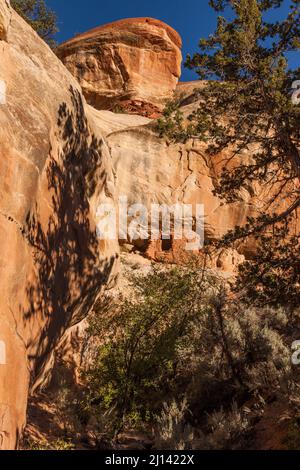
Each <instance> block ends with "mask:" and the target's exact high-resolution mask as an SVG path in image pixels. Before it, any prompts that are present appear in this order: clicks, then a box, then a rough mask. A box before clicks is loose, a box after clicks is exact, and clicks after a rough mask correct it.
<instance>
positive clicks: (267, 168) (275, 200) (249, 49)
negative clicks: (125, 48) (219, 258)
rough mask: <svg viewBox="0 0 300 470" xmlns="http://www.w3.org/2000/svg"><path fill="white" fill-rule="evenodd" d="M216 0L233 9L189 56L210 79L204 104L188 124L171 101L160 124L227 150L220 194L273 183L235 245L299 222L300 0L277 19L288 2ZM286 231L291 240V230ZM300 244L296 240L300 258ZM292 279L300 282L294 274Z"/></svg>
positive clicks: (231, 196) (231, 195)
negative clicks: (298, 58)
mask: <svg viewBox="0 0 300 470" xmlns="http://www.w3.org/2000/svg"><path fill="white" fill-rule="evenodd" d="M209 3H210V5H211V6H212V8H214V10H215V11H216V12H218V13H219V12H225V13H224V15H223V16H219V17H218V24H217V29H216V31H215V33H214V34H212V35H211V36H209V38H208V39H202V40H201V41H200V43H199V49H200V50H199V52H197V53H196V54H194V56H193V57H190V56H189V57H188V58H187V61H186V66H187V67H188V68H190V69H192V70H195V71H196V72H197V73H198V75H199V77H200V78H201V79H202V80H207V83H206V86H203V87H200V88H199V90H197V94H198V98H199V101H200V104H199V107H198V109H197V110H196V111H194V112H193V113H192V114H191V115H190V116H189V117H188V125H186V123H185V120H184V119H183V118H182V116H180V109H178V106H176V104H175V105H174V104H173V106H170V105H169V106H168V107H167V109H166V111H165V115H164V118H163V119H162V120H161V121H160V124H159V127H160V130H161V133H162V134H167V135H168V136H169V137H173V138H175V139H177V140H181V141H184V140H186V139H188V138H191V137H192V138H196V139H200V140H201V141H203V142H206V143H207V146H208V151H209V152H210V153H211V155H212V158H213V156H214V155H216V154H220V152H222V151H224V150H226V152H224V153H223V155H224V165H223V171H222V173H221V176H220V178H219V179H216V180H215V182H214V183H215V193H216V194H217V195H218V196H220V197H222V198H224V199H225V201H226V202H228V203H233V202H236V201H239V200H242V199H243V198H242V191H243V192H244V193H245V192H248V193H249V195H250V196H252V195H253V191H255V190H254V189H253V188H254V187H255V184H256V183H259V184H260V185H262V186H264V187H265V188H267V191H266V194H268V195H269V197H268V196H267V197H266V200H265V201H264V206H263V207H261V208H260V213H259V215H258V216H257V217H255V218H249V219H248V223H247V224H246V225H244V226H242V227H237V228H236V230H234V231H232V232H230V233H228V234H227V236H226V237H225V238H224V239H223V240H222V242H221V243H220V244H219V245H228V244H230V243H233V242H235V241H236V240H241V239H243V238H245V237H247V236H249V235H254V234H263V236H265V234H266V232H267V231H268V230H271V231H272V230H273V229H274V230H277V227H278V224H280V223H282V222H284V221H286V220H287V219H288V218H289V219H291V218H292V219H294V221H295V219H296V217H297V210H298V208H299V207H300V189H299V176H300V103H299V99H295V96H296V95H295V91H296V89H295V87H296V86H297V83H296V81H297V80H299V78H300V68H298V69H291V67H289V54H291V53H295V52H298V53H299V48H300V39H299V38H300V0H291V2H289V3H290V11H289V13H288V15H287V16H286V17H285V18H284V19H283V20H278V21H273V22H270V21H268V18H270V16H271V15H270V13H272V12H273V9H275V8H278V9H279V10H278V11H279V13H280V7H281V6H282V5H286V4H287V2H284V1H283V0H238V1H237V0H210V2H209ZM278 17H280V15H278ZM228 18H230V19H228ZM292 94H294V99H292ZM299 94H300V91H299ZM174 106H175V107H174ZM249 156H251V158H249ZM291 222H293V220H292V221H291ZM281 235H283V232H282V231H281ZM285 238H286V240H287V243H290V241H289V240H291V239H290V238H289V234H288V233H286V234H285ZM258 241H259V240H258ZM294 241H295V239H294ZM298 247H299V243H296V245H295V250H297V256H298V258H299V256H300V252H299V249H298ZM267 253H268V255H269V258H268V259H266V256H264V257H263V258H261V262H262V263H264V264H265V263H266V262H269V263H271V264H272V263H275V262H276V258H277V255H278V251H277V255H276V258H275V259H273V260H272V257H273V254H274V251H272V250H268V252H267ZM267 253H266V252H265V255H266V254H267ZM289 259H290V261H291V263H293V260H292V258H288V259H286V260H285V262H284V263H283V264H282V268H285V269H286V273H287V274H288V273H290V272H293V270H289V266H288V265H289V263H288V260H289ZM277 261H278V260H277ZM256 262H257V263H259V259H257V260H256ZM248 266H249V265H248ZM294 266H295V264H294ZM265 267H266V264H265ZM262 269H264V268H262ZM244 279H246V277H245V276H244ZM289 279H290V282H296V283H297V282H298V280H297V278H293V276H290V278H289Z"/></svg>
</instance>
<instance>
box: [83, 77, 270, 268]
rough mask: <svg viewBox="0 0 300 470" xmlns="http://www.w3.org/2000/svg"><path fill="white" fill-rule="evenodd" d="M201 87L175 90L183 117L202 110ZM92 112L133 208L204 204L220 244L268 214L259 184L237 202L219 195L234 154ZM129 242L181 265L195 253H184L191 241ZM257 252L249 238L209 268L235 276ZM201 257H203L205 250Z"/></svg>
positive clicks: (209, 234) (147, 124) (209, 229)
mask: <svg viewBox="0 0 300 470" xmlns="http://www.w3.org/2000/svg"><path fill="white" fill-rule="evenodd" d="M199 86H200V87H201V86H203V84H201V83H199V82H194V83H189V84H185V85H180V87H179V90H178V91H177V92H176V93H177V98H180V100H181V101H182V106H181V111H182V112H183V114H184V115H187V114H189V113H190V112H192V111H193V110H194V109H196V108H197V106H198V102H197V96H196V94H195V93H194V90H195V88H197V87H199ZM92 114H93V117H94V122H95V125H96V126H97V127H98V128H99V129H100V130H101V132H102V133H103V134H104V135H105V136H106V140H107V142H108V144H109V146H110V149H111V154H112V158H113V163H114V166H115V170H116V175H117V189H118V195H119V196H126V197H127V198H128V205H132V204H136V203H141V204H143V205H145V206H146V207H147V208H148V212H149V214H150V211H151V204H153V203H154V204H160V205H162V204H166V205H168V206H171V205H173V204H176V203H180V204H190V205H192V207H193V210H194V211H195V208H196V204H203V205H204V229H205V238H206V239H207V240H218V239H220V238H221V237H222V236H223V235H225V234H226V233H227V232H228V231H229V230H232V229H234V228H235V227H236V226H241V225H244V224H245V223H246V222H247V217H251V216H252V217H253V216H256V215H258V214H259V213H263V212H264V209H265V206H264V204H265V201H266V200H268V194H266V190H265V188H264V187H259V186H257V185H256V187H253V188H251V190H250V191H242V192H241V199H240V201H238V202H236V203H233V204H225V203H224V201H222V200H221V199H220V198H219V197H217V196H216V195H214V189H215V184H216V181H217V180H218V178H219V177H220V175H221V171H222V167H223V164H224V161H226V159H228V158H229V157H230V153H226V152H224V153H222V154H220V155H218V156H216V157H214V158H212V157H211V156H209V154H208V152H207V149H206V146H205V144H203V143H202V142H200V141H198V140H194V139H191V140H189V141H188V142H187V143H186V144H175V143H172V142H169V141H168V140H167V139H166V138H161V137H160V136H159V133H158V131H157V128H156V122H155V121H152V120H150V119H146V118H143V117H139V116H130V115H119V114H114V113H111V112H109V111H97V110H93V111H92ZM250 158H251V155H250V154H249V159H250ZM144 228H145V231H146V230H147V229H148V227H144ZM128 241H129V242H130V243H132V244H133V245H135V246H136V247H137V248H138V249H140V250H142V251H144V252H145V254H146V255H147V256H148V257H150V258H151V259H154V260H156V261H161V260H164V261H168V262H175V263H180V262H183V261H188V260H189V259H190V252H187V251H186V249H185V248H186V240H171V241H167V242H164V241H163V240H161V239H160V240H157V241H151V240H144V241H143V240H139V239H137V240H132V239H130V237H129V239H128ZM253 251H254V246H253V241H251V240H248V241H247V242H246V243H245V242H243V243H239V244H237V246H236V248H235V249H234V250H232V249H230V250H225V251H223V252H220V253H218V254H217V255H216V256H215V257H213V259H211V260H209V265H210V266H211V267H212V268H218V269H221V270H223V271H228V272H232V271H233V270H235V268H236V267H237V266H238V264H239V263H241V262H242V261H243V260H244V259H245V257H246V258H248V257H249V256H251V255H252V254H253ZM194 254H195V253H194ZM196 254H197V251H196ZM198 254H199V255H200V256H202V254H201V250H200V251H199V253H198Z"/></svg>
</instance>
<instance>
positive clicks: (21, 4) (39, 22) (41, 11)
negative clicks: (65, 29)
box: [11, 0, 58, 47]
mask: <svg viewBox="0 0 300 470" xmlns="http://www.w3.org/2000/svg"><path fill="white" fill-rule="evenodd" d="M11 5H12V7H13V8H14V9H15V10H16V11H17V13H19V15H21V16H22V17H23V18H24V19H25V20H26V21H27V22H28V23H29V24H30V26H31V27H32V28H33V29H34V30H35V31H36V32H37V33H38V34H39V36H41V38H42V39H44V41H45V42H46V43H47V44H49V46H50V47H54V46H55V44H56V43H55V40H54V35H55V33H56V32H57V31H58V29H57V17H56V14H55V13H54V12H53V11H52V10H51V9H50V8H48V7H47V5H46V3H45V1H44V0H11Z"/></svg>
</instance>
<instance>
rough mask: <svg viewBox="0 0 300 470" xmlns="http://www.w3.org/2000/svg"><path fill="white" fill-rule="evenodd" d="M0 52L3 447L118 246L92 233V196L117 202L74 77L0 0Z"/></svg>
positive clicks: (105, 155)
mask: <svg viewBox="0 0 300 470" xmlns="http://www.w3.org/2000/svg"><path fill="white" fill-rule="evenodd" d="M0 57H1V59H0V80H2V81H3V82H4V83H5V85H6V100H5V103H4V104H1V105H0V276H1V286H0V347H1V358H0V359H1V360H0V449H12V448H14V447H15V446H16V445H17V443H18V439H19V437H20V435H21V433H22V429H23V426H24V424H25V415H26V405H27V398H28V393H30V391H33V390H34V389H35V388H36V387H37V385H38V384H40V383H42V382H44V381H45V380H47V371H48V370H49V369H50V367H51V363H52V352H53V350H54V348H55V346H56V344H57V343H58V341H59V340H60V338H61V336H62V335H63V334H64V332H65V331H66V330H67V329H68V328H69V327H71V326H72V325H74V324H76V323H77V322H79V321H81V319H82V318H84V317H85V316H86V315H87V313H88V312H89V310H90V309H91V306H92V305H93V303H94V301H95V299H96V297H97V296H98V295H99V294H100V293H101V290H102V289H104V288H105V287H106V286H107V285H109V283H112V282H113V278H114V275H115V273H116V264H117V262H116V259H117V257H118V248H117V246H116V244H115V242H111V243H108V242H105V243H104V242H100V241H99V239H98V237H97V235H96V211H97V206H98V204H99V203H100V202H101V201H110V202H112V203H113V201H114V176H113V172H112V167H111V157H110V155H109V151H108V148H107V146H106V144H105V142H104V141H103V139H102V136H101V133H100V132H99V131H98V130H97V129H94V128H93V125H92V124H91V123H89V121H88V111H87V108H86V104H85V101H84V99H83V97H82V95H81V91H80V87H79V85H78V84H77V83H76V81H75V79H73V77H72V76H71V75H70V74H69V72H68V71H67V70H66V69H65V67H64V66H63V64H62V63H61V62H60V60H59V59H58V58H57V57H56V56H55V55H54V54H53V52H52V51H51V50H50V49H49V48H48V47H47V46H46V44H45V43H44V42H43V41H42V40H41V39H40V38H39V37H38V36H37V34H35V32H34V31H33V30H32V29H31V28H30V27H29V26H28V25H27V24H26V23H25V22H24V21H23V20H22V19H21V18H20V17H19V16H18V15H17V14H16V13H15V12H14V11H13V10H12V9H11V8H10V7H9V4H8V2H7V1H6V0H0ZM91 122H92V121H91Z"/></svg>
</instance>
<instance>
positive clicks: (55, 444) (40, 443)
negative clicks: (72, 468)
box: [27, 439, 75, 451]
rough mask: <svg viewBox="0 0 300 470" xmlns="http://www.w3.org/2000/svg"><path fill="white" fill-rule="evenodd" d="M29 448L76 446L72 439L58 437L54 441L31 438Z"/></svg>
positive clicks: (70, 448) (66, 447)
mask: <svg viewBox="0 0 300 470" xmlns="http://www.w3.org/2000/svg"><path fill="white" fill-rule="evenodd" d="M27 448H28V450H39V451H40V450H65V451H70V450H74V449H75V446H74V444H73V443H72V442H71V440H70V439H57V440H55V441H52V442H47V441H34V440H29V442H28V443H27Z"/></svg>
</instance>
